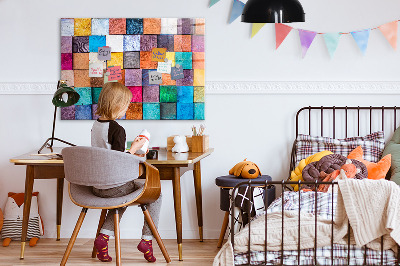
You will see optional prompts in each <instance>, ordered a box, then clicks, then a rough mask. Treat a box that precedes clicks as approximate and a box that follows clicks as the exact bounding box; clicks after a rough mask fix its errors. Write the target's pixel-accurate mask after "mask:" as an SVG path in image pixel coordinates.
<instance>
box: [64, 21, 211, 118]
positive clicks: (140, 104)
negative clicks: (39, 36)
mask: <svg viewBox="0 0 400 266" xmlns="http://www.w3.org/2000/svg"><path fill="white" fill-rule="evenodd" d="M204 34H205V20H204V19H203V18H110V19H108V18H107V19H106V18H75V19H73V18H66V19H61V79H63V80H67V84H68V85H69V86H73V87H74V88H75V89H76V91H77V92H78V93H79V95H80V100H79V102H77V103H76V104H75V105H73V106H70V107H65V108H61V119H63V120H90V119H97V118H98V117H96V115H95V113H96V109H97V101H98V98H99V94H100V92H101V89H102V86H103V85H104V82H105V81H106V82H107V81H110V80H112V78H111V76H112V77H114V73H116V72H113V71H114V69H116V71H118V78H117V79H116V80H114V81H113V82H120V83H122V84H124V85H125V86H127V87H128V88H129V89H130V90H131V92H132V96H133V97H132V100H131V103H130V106H129V108H128V111H127V112H126V116H125V117H124V118H123V119H126V120H204V86H205V78H204V74H205V73H204V65H205V64H204V59H205V56H204ZM107 47H111V54H108V55H107V56H109V58H107V59H108V60H101V59H102V58H103V57H101V56H100V59H99V51H101V53H103V56H104V52H107V49H108V48H107ZM95 66H96V67H97V68H95ZM111 67H113V68H112V69H111ZM115 77H116V76H115Z"/></svg>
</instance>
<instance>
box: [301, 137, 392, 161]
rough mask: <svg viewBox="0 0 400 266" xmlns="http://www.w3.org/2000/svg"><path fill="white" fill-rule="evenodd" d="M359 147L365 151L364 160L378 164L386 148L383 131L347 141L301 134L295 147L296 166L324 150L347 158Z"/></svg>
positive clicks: (346, 139)
mask: <svg viewBox="0 0 400 266" xmlns="http://www.w3.org/2000/svg"><path fill="white" fill-rule="evenodd" d="M358 146H361V147H362V149H363V151H364V160H367V161H370V162H378V161H379V160H380V159H381V156H382V152H383V149H384V148H385V140H384V134H383V131H378V132H375V133H371V134H369V135H367V136H364V137H352V138H345V139H333V138H329V137H318V136H310V135H303V134H299V135H298V136H297V139H296V147H295V152H296V154H295V156H296V157H295V159H296V165H298V164H299V162H300V161H301V160H302V159H305V158H307V157H308V156H311V155H313V154H315V153H317V152H320V151H324V150H329V151H331V152H333V153H338V154H341V155H343V156H346V157H347V155H349V153H350V152H351V151H352V150H354V149H355V148H357V147H358Z"/></svg>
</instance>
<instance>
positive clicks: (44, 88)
mask: <svg viewBox="0 0 400 266" xmlns="http://www.w3.org/2000/svg"><path fill="white" fill-rule="evenodd" d="M56 86H57V83H55V82H54V83H51V82H49V83H45V82H37V83H18V82H13V83H0V94H28V95H31V94H33V95H35V94H39V95H40V94H46V95H52V94H53V93H54V91H55V88H56ZM206 93H207V94H400V81H209V82H207V83H206Z"/></svg>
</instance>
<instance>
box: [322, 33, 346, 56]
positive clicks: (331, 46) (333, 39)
mask: <svg viewBox="0 0 400 266" xmlns="http://www.w3.org/2000/svg"><path fill="white" fill-rule="evenodd" d="M323 36H324V40H325V44H326V48H328V52H329V55H330V56H331V58H332V57H333V54H334V53H335V51H336V48H337V47H338V44H339V39H340V36H342V34H340V33H338V32H334V33H324V35H323Z"/></svg>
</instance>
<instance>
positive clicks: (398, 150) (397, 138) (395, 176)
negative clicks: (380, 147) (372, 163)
mask: <svg viewBox="0 0 400 266" xmlns="http://www.w3.org/2000/svg"><path fill="white" fill-rule="evenodd" d="M387 154H391V155H392V166H391V168H390V170H389V176H390V180H392V181H394V182H395V183H396V184H397V185H400V127H399V128H397V129H396V131H395V132H394V134H393V137H392V139H391V140H390V141H389V142H388V143H387V144H386V147H385V150H384V151H383V156H384V155H387Z"/></svg>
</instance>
